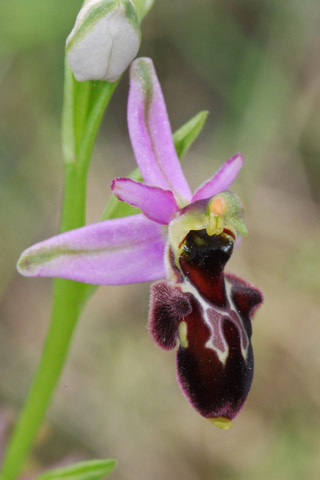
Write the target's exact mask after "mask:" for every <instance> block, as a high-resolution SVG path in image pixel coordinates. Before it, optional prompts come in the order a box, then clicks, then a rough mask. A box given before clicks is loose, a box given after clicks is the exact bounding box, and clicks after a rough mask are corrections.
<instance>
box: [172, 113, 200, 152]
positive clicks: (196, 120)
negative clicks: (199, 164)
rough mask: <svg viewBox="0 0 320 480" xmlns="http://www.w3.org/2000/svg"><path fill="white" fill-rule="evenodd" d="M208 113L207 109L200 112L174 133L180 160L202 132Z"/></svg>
mask: <svg viewBox="0 0 320 480" xmlns="http://www.w3.org/2000/svg"><path fill="white" fill-rule="evenodd" d="M208 113H209V112H208V111H207V110H203V111H202V112H199V113H198V114H197V115H195V116H194V117H192V118H191V120H189V121H188V122H187V123H185V124H184V125H182V127H180V128H179V130H177V131H176V132H175V133H174V134H173V141H174V146H175V147H176V152H177V154H178V157H179V159H180V160H181V159H182V157H183V156H184V154H185V153H186V152H187V151H188V150H189V148H190V147H191V145H192V144H193V142H194V141H195V139H196V138H197V137H198V135H199V133H200V132H201V130H202V128H203V126H204V124H205V121H206V119H207V116H208Z"/></svg>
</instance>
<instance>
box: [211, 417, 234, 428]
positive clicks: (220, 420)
mask: <svg viewBox="0 0 320 480" xmlns="http://www.w3.org/2000/svg"><path fill="white" fill-rule="evenodd" d="M208 420H209V422H211V423H213V425H215V426H216V427H218V428H221V429H222V430H228V429H229V428H230V427H232V421H231V420H229V418H227V417H213V418H208Z"/></svg>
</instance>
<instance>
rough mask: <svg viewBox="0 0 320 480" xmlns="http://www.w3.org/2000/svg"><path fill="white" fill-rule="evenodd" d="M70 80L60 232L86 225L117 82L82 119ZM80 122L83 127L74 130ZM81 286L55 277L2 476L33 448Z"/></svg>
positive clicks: (7, 478) (13, 472) (16, 469)
mask: <svg viewBox="0 0 320 480" xmlns="http://www.w3.org/2000/svg"><path fill="white" fill-rule="evenodd" d="M74 82H75V81H74V80H73V78H72V74H71V72H70V71H69V69H68V68H67V69H66V77H65V96H64V111H63V152H64V159H65V194H64V199H63V207H62V217H61V225H60V231H66V230H70V229H73V228H78V227H81V226H82V225H84V224H85V208H86V182H87V172H88V167H89V163H90V158H91V154H92V149H93V146H94V142H95V138H96V135H97V132H98V128H99V125H100V123H101V120H102V117H103V114H104V111H105V109H106V107H107V105H108V103H109V100H110V98H111V96H112V93H113V92H114V89H115V87H116V84H108V83H104V84H101V85H99V91H98V93H96V96H95V98H94V101H93V102H92V104H91V109H89V108H88V107H89V100H88V98H86V99H85V103H84V108H81V109H80V112H82V113H81V115H86V116H87V118H86V119H83V118H82V119H79V118H75V108H74V105H75V102H76V100H77V99H76V93H75V92H76V91H77V89H76V88H74V87H75V84H74ZM81 125H82V128H81V130H82V132H80V131H79V130H80V127H79V126H81ZM75 127H76V128H75ZM81 133H82V135H81V141H79V138H80V134H81ZM77 145H79V147H78V148H77ZM85 290H86V285H85V284H82V283H78V282H73V281H70V280H63V279H57V280H55V281H54V288H53V305H52V315H51V323H50V327H49V331H48V334H47V338H46V342H45V345H44V349H43V353H42V356H41V359H40V363H39V365H38V369H37V371H36V373H35V376H34V379H33V382H32V385H31V388H30V391H29V394H28V397H27V399H26V402H25V405H24V407H23V410H22V412H21V414H20V417H19V420H18V422H17V425H16V428H15V431H14V433H13V435H12V437H11V440H10V443H9V445H8V448H7V451H6V454H5V458H4V461H3V466H2V472H1V474H0V478H1V480H14V479H15V478H16V477H17V475H18V474H19V473H20V471H21V469H22V466H23V462H24V461H25V459H26V456H27V455H28V452H29V451H30V449H31V447H32V444H33V441H34V439H35V436H36V434H37V431H38V429H39V427H40V425H41V422H42V420H43V418H44V416H45V413H46V411H47V409H48V407H49V405H50V401H51V399H52V396H53V393H54V391H55V388H56V386H57V383H58V380H59V377H60V375H61V372H62V369H63V366H64V364H65V361H66V357H67V355H68V351H69V347H70V343H71V340H72V335H73V332H74V329H75V326H76V324H77V320H78V318H79V315H80V313H81V309H82V306H83V303H84V298H85V295H84V292H85Z"/></svg>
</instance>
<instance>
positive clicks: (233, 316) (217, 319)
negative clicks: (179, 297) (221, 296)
mask: <svg viewBox="0 0 320 480" xmlns="http://www.w3.org/2000/svg"><path fill="white" fill-rule="evenodd" d="M225 283H226V293H227V299H228V305H229V309H225V308H221V307H217V306H214V307H213V306H212V305H210V304H209V302H208V301H206V300H205V299H204V298H203V297H202V296H201V294H200V293H199V291H198V289H197V288H196V287H195V286H194V285H193V284H192V283H191V282H190V281H189V280H187V279H185V280H184V282H183V283H181V284H180V287H181V290H182V291H183V292H189V293H191V294H192V295H194V297H195V298H196V300H198V302H199V303H200V305H201V307H202V311H203V312H202V318H203V320H204V322H205V323H206V325H207V326H208V328H209V330H210V332H211V336H210V338H209V339H208V340H207V342H206V344H205V345H204V346H205V347H206V348H210V349H212V350H214V351H215V353H216V354H217V356H218V358H219V360H220V362H221V363H223V364H225V362H226V360H227V358H228V355H229V346H228V344H227V342H226V340H225V338H224V335H223V331H222V327H223V321H224V320H225V319H228V320H230V321H231V322H232V323H233V324H234V325H235V326H236V328H237V330H238V332H239V337H240V345H241V353H242V356H243V358H244V360H245V361H246V360H247V355H248V346H249V339H248V335H247V333H246V331H245V329H244V326H243V323H242V321H241V318H240V317H239V314H238V313H237V310H236V308H235V306H234V304H233V301H232V298H231V288H232V285H231V284H230V282H229V281H228V280H227V279H225Z"/></svg>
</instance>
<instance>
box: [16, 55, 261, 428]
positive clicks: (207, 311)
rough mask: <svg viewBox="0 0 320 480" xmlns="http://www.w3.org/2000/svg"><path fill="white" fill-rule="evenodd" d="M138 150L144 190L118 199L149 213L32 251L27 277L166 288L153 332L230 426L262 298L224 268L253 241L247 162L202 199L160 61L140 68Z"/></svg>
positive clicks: (246, 380)
mask: <svg viewBox="0 0 320 480" xmlns="http://www.w3.org/2000/svg"><path fill="white" fill-rule="evenodd" d="M128 125H129V133H130V138H131V143H132V146H133V150H134V153H135V157H136V160H137V164H138V166H139V168H140V172H141V174H142V177H143V179H144V182H145V183H142V182H137V181H133V180H131V179H129V178H116V179H115V180H114V181H113V183H112V191H113V193H114V194H115V195H116V196H117V197H118V198H119V199H120V200H123V201H125V202H128V203H129V204H131V205H134V206H136V207H138V208H139V209H141V211H142V213H140V214H137V215H133V216H129V217H125V218H117V219H113V220H106V221H104V222H99V223H97V224H93V225H88V226H86V227H82V228H79V229H76V230H72V231H70V232H66V233H63V234H61V235H57V236H55V237H53V238H51V239H49V240H46V241H44V242H41V243H38V244H36V245H34V246H33V247H31V248H29V249H27V250H26V251H25V252H24V253H23V254H22V256H21V258H20V260H19V262H18V268H19V271H20V272H21V273H22V274H24V275H28V276H38V277H41V276H51V277H53V276H56V277H62V278H68V279H72V280H77V281H82V282H87V283H94V284H103V285H108V284H109V285H111V284H113V285H114V284H125V283H135V282H145V281H155V280H160V279H164V278H165V279H166V280H162V281H160V282H158V283H156V284H154V285H153V286H152V290H151V305H150V320H149V324H150V330H151V333H152V335H153V338H154V339H155V340H156V342H157V343H158V344H159V345H160V346H161V347H163V348H165V349H170V348H173V347H175V345H178V351H177V367H178V368H177V371H178V379H179V382H180V385H181V387H182V390H183V392H184V394H185V395H186V397H187V398H188V399H189V400H190V402H191V404H192V405H193V406H194V407H195V408H196V409H197V410H198V411H199V412H200V414H201V415H203V416H204V417H206V418H208V419H210V420H211V421H212V422H213V423H215V424H216V425H217V426H220V427H222V428H227V427H229V426H230V424H231V420H232V419H233V418H234V417H235V416H236V415H237V413H238V412H239V410H240V408H241V407H242V405H243V404H244V402H245V400H246V397H247V394H248V392H249V388H250V385H251V382H252V376H253V353H252V347H251V342H250V337H251V321H250V320H251V316H252V314H253V313H254V311H255V310H256V308H257V307H258V306H259V305H260V304H261V302H262V294H261V292H260V291H259V290H258V289H256V288H255V287H253V286H252V285H250V284H249V283H247V282H246V281H244V280H242V279H240V278H239V277H236V276H233V275H224V267H225V264H226V262H227V261H228V259H229V258H230V256H231V253H232V250H233V247H234V244H235V242H236V241H237V239H238V238H240V237H241V236H242V235H246V234H247V230H246V227H245V225H244V223H243V206H242V203H241V201H240V199H239V197H238V196H237V195H236V194H234V193H232V192H230V191H229V190H228V189H229V187H230V185H231V184H232V182H233V181H234V179H235V178H236V176H237V174H238V172H239V170H240V169H241V167H242V165H243V162H244V159H243V157H242V156H241V155H240V154H237V155H235V156H234V157H232V158H230V159H229V160H228V161H227V162H226V163H225V164H224V165H223V166H222V167H221V168H220V170H218V172H217V173H216V174H215V175H214V176H213V177H212V178H210V179H208V180H207V181H206V182H205V183H204V184H202V185H201V186H200V187H199V188H198V189H197V190H196V192H195V193H194V194H192V193H191V190H190V188H189V185H188V183H187V181H186V179H185V177H184V174H183V172H182V169H181V165H180V162H179V160H178V157H177V154H176V151H175V148H174V144H173V141H172V133H171V129H170V124H169V120H168V115H167V111H166V106H165V103H164V100H163V96H162V91H161V87H160V85H159V82H158V79H157V76H156V73H155V71H154V67H153V64H152V61H151V60H149V59H146V58H140V59H138V60H136V61H135V62H134V63H133V64H132V66H131V84H130V92H129V101H128Z"/></svg>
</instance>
